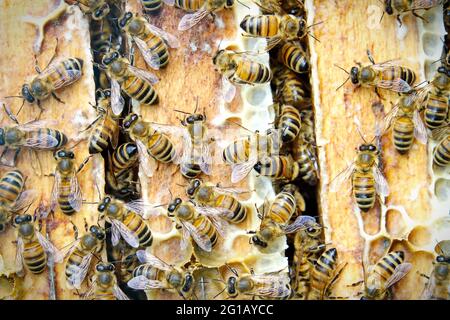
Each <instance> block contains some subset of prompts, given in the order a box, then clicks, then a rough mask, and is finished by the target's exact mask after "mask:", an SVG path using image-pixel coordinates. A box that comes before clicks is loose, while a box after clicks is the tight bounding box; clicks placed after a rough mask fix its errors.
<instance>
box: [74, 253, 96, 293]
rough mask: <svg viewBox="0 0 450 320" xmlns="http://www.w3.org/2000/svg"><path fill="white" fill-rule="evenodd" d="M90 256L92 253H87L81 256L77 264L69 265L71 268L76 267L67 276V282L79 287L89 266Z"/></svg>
mask: <svg viewBox="0 0 450 320" xmlns="http://www.w3.org/2000/svg"><path fill="white" fill-rule="evenodd" d="M92 257H93V255H92V254H87V255H85V256H84V257H83V260H81V263H80V265H79V266H76V267H75V266H71V267H72V268H76V271H75V272H73V273H72V275H71V276H70V277H69V279H68V282H69V284H70V285H71V286H73V287H74V288H76V289H80V287H81V283H83V281H84V279H85V278H86V275H87V273H88V271H89V267H90V266H91V261H92Z"/></svg>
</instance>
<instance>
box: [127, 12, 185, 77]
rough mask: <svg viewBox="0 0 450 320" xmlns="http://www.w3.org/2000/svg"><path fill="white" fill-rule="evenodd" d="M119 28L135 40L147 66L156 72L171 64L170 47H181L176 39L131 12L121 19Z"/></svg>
mask: <svg viewBox="0 0 450 320" xmlns="http://www.w3.org/2000/svg"><path fill="white" fill-rule="evenodd" d="M119 27H120V28H121V29H122V30H123V31H125V33H126V34H127V35H128V36H130V37H131V38H132V39H133V41H134V43H135V44H136V46H137V47H138V49H139V51H140V52H141V54H142V56H143V58H144V60H145V62H146V63H147V65H148V66H149V67H151V68H153V69H155V70H159V68H163V67H165V66H166V65H167V63H168V62H169V49H168V48H167V47H168V46H169V47H171V48H178V47H179V46H180V42H179V41H178V39H177V38H176V37H174V36H173V35H171V34H170V33H168V32H165V31H164V30H162V29H160V28H158V27H156V26H154V25H152V24H150V23H148V21H147V20H146V19H145V18H143V17H138V16H134V15H133V13H131V12H126V13H125V14H124V15H123V16H122V17H121V18H120V19H119Z"/></svg>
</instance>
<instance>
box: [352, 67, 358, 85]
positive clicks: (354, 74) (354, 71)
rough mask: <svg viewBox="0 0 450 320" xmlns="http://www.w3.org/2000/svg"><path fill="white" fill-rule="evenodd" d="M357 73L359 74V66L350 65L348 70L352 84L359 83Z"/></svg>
mask: <svg viewBox="0 0 450 320" xmlns="http://www.w3.org/2000/svg"><path fill="white" fill-rule="evenodd" d="M358 74H359V68H358V67H352V69H351V70H350V79H351V80H352V83H353V84H358V83H359V79H358Z"/></svg>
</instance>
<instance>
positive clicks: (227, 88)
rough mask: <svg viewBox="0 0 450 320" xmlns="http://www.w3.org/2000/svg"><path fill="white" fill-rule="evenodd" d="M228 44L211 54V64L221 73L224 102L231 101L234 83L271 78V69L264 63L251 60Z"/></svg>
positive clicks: (262, 80)
mask: <svg viewBox="0 0 450 320" xmlns="http://www.w3.org/2000/svg"><path fill="white" fill-rule="evenodd" d="M235 49H236V48H234V47H232V46H229V47H227V48H225V49H220V50H218V51H217V52H216V53H215V54H214V56H213V64H214V66H215V68H216V70H217V71H218V72H219V73H220V74H221V75H222V94H223V98H224V100H225V102H231V101H233V98H234V96H235V95H236V87H235V86H234V85H235V84H236V85H244V84H250V85H255V84H264V83H268V82H270V80H271V79H272V71H271V70H270V68H269V67H267V66H266V65H264V64H262V63H260V62H257V61H255V60H251V59H249V58H248V55H246V52H237V51H236V50H235Z"/></svg>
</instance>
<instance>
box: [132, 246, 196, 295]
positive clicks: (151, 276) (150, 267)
mask: <svg viewBox="0 0 450 320" xmlns="http://www.w3.org/2000/svg"><path fill="white" fill-rule="evenodd" d="M136 255H137V257H138V259H139V261H140V262H141V263H143V264H142V265H140V266H138V267H137V268H136V269H134V271H133V278H132V279H131V280H130V281H128V286H129V287H130V288H132V289H136V290H151V289H168V290H176V291H177V292H178V294H179V295H180V296H181V297H183V299H188V298H190V297H191V295H192V294H193V291H194V288H195V279H194V276H193V275H192V273H191V272H190V271H182V270H179V269H177V268H174V267H173V266H171V265H169V264H167V263H165V262H164V261H162V260H161V259H159V258H158V257H156V256H154V255H152V254H150V253H148V252H146V251H144V250H138V251H137V252H136Z"/></svg>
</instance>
